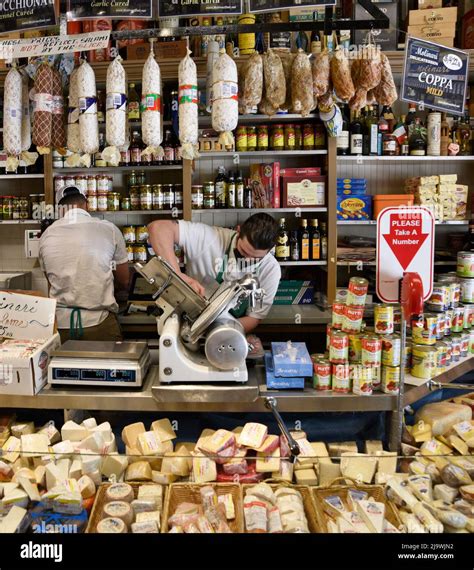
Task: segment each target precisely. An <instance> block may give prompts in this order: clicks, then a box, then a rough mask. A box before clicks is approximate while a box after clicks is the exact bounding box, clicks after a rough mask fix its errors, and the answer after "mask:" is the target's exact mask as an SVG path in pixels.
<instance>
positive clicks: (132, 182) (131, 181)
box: [127, 170, 137, 188]
mask: <svg viewBox="0 0 474 570" xmlns="http://www.w3.org/2000/svg"><path fill="white" fill-rule="evenodd" d="M136 185H137V173H136V172H135V170H132V172H130V174H129V175H128V176H127V186H128V187H129V188H130V186H136Z"/></svg>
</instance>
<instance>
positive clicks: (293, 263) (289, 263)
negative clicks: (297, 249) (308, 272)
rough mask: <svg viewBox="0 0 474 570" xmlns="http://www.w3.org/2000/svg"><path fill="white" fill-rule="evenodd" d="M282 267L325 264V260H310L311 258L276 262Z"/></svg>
mask: <svg viewBox="0 0 474 570" xmlns="http://www.w3.org/2000/svg"><path fill="white" fill-rule="evenodd" d="M278 263H279V264H280V265H281V266H282V267H303V266H306V265H319V266H325V265H327V261H311V260H304V259H302V260H300V261H279V262H278Z"/></svg>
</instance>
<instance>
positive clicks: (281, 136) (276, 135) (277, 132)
mask: <svg viewBox="0 0 474 570" xmlns="http://www.w3.org/2000/svg"><path fill="white" fill-rule="evenodd" d="M284 148H285V129H284V127H283V125H273V127H272V130H271V135H270V150H276V151H278V150H284Z"/></svg>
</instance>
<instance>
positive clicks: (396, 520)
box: [311, 477, 402, 533]
mask: <svg viewBox="0 0 474 570" xmlns="http://www.w3.org/2000/svg"><path fill="white" fill-rule="evenodd" d="M340 481H343V482H344V484H340V483H339V482H340ZM346 481H351V484H350V485H348V484H347V483H346ZM349 489H357V490H358V491H365V492H366V493H368V495H369V497H371V498H372V499H373V500H375V501H377V502H379V503H383V504H384V505H385V518H386V519H387V520H388V522H390V523H391V524H393V526H394V527H395V528H397V529H398V528H400V526H402V521H401V519H400V517H399V515H398V511H397V509H396V507H394V505H393V504H392V503H391V502H390V501H389V500H388V499H387V498H386V497H385V493H384V487H383V486H382V485H367V484H364V483H357V481H354V480H353V479H351V478H350V477H338V478H337V479H334V481H333V482H332V483H330V484H329V485H327V486H326V487H313V488H312V491H311V492H312V495H313V500H314V501H313V502H314V506H315V508H316V518H317V527H318V528H317V530H316V532H319V533H328V532H329V531H328V525H327V523H328V521H329V520H330V519H331V517H330V516H329V515H328V514H326V513H325V512H324V508H323V500H324V499H325V498H326V497H329V496H330V495H338V496H339V497H340V498H341V499H342V501H343V503H344V504H345V505H346V507H347V509H348V510H349V505H348V501H347V497H348V494H349Z"/></svg>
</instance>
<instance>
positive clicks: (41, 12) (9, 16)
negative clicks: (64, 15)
mask: <svg viewBox="0 0 474 570" xmlns="http://www.w3.org/2000/svg"><path fill="white" fill-rule="evenodd" d="M55 25H56V14H55V11H54V0H35V2H31V0H18V1H15V2H0V33H2V34H3V33H5V32H12V31H21V30H31V29H34V28H45V27H48V26H55Z"/></svg>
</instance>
